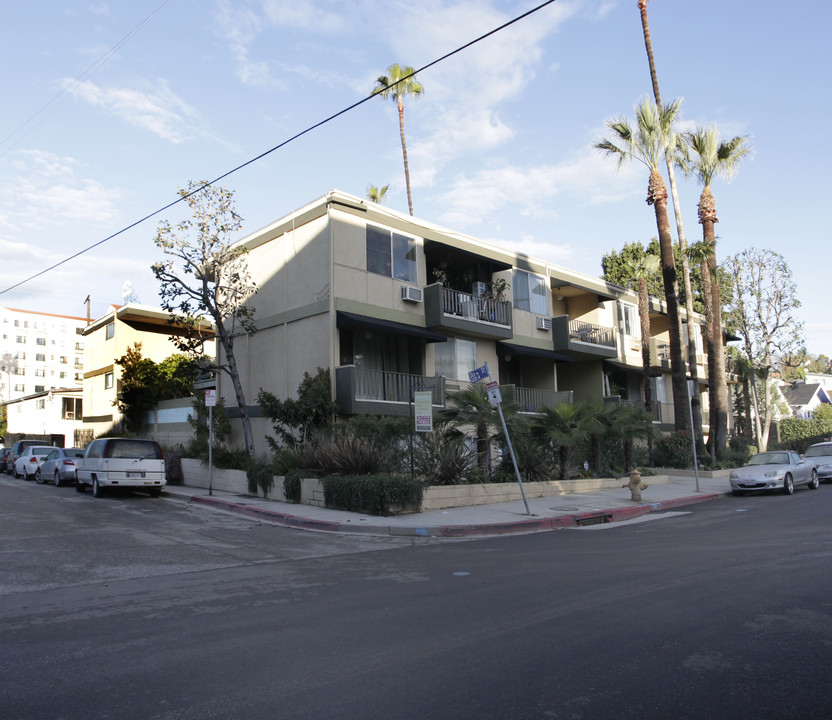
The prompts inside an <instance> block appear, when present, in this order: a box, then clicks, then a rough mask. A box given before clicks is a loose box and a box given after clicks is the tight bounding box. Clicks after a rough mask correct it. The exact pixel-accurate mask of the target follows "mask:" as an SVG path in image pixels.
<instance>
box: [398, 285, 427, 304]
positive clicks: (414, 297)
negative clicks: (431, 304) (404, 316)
mask: <svg viewBox="0 0 832 720" xmlns="http://www.w3.org/2000/svg"><path fill="white" fill-rule="evenodd" d="M402 300H404V301H405V302H412V303H420V302H422V288H417V287H413V286H412V285H402Z"/></svg>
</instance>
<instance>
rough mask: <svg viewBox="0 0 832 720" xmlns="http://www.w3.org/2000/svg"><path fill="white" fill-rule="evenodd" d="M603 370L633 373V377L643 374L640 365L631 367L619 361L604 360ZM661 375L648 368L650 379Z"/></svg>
mask: <svg viewBox="0 0 832 720" xmlns="http://www.w3.org/2000/svg"><path fill="white" fill-rule="evenodd" d="M603 367H604V370H610V371H612V372H615V371H616V370H623V371H624V372H629V373H633V374H634V375H641V374H643V373H644V368H643V367H642V366H641V365H632V364H630V363H624V362H621V361H620V360H604V363H603ZM661 376H662V373H660V372H659V371H658V370H654V369H653V368H650V377H661Z"/></svg>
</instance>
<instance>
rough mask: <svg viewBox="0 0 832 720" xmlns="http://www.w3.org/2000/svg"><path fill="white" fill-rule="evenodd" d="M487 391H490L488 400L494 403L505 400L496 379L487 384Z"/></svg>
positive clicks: (497, 403)
mask: <svg viewBox="0 0 832 720" xmlns="http://www.w3.org/2000/svg"><path fill="white" fill-rule="evenodd" d="M485 391H486V392H487V393H488V402H490V403H491V404H492V405H499V404H500V403H501V402H503V396H502V395H501V394H500V388H499V386H498V385H497V382H496V381H495V380H492V381H491V382H490V383H487V384H486V386H485Z"/></svg>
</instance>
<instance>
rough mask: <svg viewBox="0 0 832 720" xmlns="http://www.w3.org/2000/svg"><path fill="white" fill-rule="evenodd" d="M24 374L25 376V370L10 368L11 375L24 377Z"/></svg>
mask: <svg viewBox="0 0 832 720" xmlns="http://www.w3.org/2000/svg"><path fill="white" fill-rule="evenodd" d="M25 374H26V369H25V368H22V367H17V366H15V367H13V368H12V375H25Z"/></svg>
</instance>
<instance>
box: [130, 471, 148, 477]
mask: <svg viewBox="0 0 832 720" xmlns="http://www.w3.org/2000/svg"><path fill="white" fill-rule="evenodd" d="M127 477H129V478H143V477H144V472H128V473H127Z"/></svg>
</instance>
